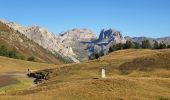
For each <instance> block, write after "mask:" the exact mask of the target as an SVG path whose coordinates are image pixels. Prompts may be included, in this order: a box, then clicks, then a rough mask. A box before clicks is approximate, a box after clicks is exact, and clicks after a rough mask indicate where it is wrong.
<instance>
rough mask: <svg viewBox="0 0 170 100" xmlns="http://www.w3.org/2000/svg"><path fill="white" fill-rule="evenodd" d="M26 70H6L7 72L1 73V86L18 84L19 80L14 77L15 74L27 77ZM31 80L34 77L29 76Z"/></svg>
mask: <svg viewBox="0 0 170 100" xmlns="http://www.w3.org/2000/svg"><path fill="white" fill-rule="evenodd" d="M26 74H27V73H26V72H6V73H0V88H1V87H4V86H8V85H12V84H17V83H19V81H18V80H17V79H15V78H14V76H20V77H26V78H28V77H27V75H26ZM28 79H29V80H30V81H33V80H34V79H33V78H28Z"/></svg>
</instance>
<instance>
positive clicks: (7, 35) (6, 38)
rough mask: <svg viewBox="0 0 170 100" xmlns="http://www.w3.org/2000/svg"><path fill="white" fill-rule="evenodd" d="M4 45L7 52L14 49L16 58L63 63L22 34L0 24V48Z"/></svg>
mask: <svg viewBox="0 0 170 100" xmlns="http://www.w3.org/2000/svg"><path fill="white" fill-rule="evenodd" d="M2 45H5V46H6V47H7V48H8V50H12V49H15V50H16V51H17V54H18V56H24V57H23V58H24V59H25V60H27V58H29V57H31V56H34V57H35V60H36V61H38V62H46V63H55V64H62V63H63V61H61V60H60V59H57V58H56V57H55V56H54V55H52V54H51V53H49V51H47V50H46V49H44V48H43V47H41V46H39V45H38V44H37V43H35V42H33V41H31V40H30V39H28V38H27V37H26V36H24V35H23V34H21V33H19V32H18V31H15V30H13V29H11V28H9V27H8V26H6V25H5V24H3V23H1V22H0V46H2Z"/></svg>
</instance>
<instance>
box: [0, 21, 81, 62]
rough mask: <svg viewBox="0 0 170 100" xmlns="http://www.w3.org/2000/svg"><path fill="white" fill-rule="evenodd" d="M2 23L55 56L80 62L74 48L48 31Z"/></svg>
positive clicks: (35, 27)
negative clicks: (58, 55)
mask: <svg viewBox="0 0 170 100" xmlns="http://www.w3.org/2000/svg"><path fill="white" fill-rule="evenodd" d="M0 21H1V22H2V23H3V24H5V25H7V26H8V27H10V28H11V29H13V30H15V31H18V32H20V33H21V34H23V35H25V36H26V37H27V38H29V39H30V40H33V41H34V42H36V43H37V44H39V45H40V46H42V47H43V48H45V49H46V50H48V51H51V52H52V53H53V54H56V53H57V54H60V55H61V56H63V57H65V58H69V59H71V60H73V61H74V62H79V60H78V59H77V55H76V54H75V53H74V52H73V50H72V48H71V47H70V46H68V45H65V44H63V43H61V42H60V39H59V37H57V36H55V35H53V34H52V33H51V32H48V30H47V29H44V28H40V27H39V26H31V27H24V26H21V25H18V24H15V23H13V22H8V21H5V20H0Z"/></svg>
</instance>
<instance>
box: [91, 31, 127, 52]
mask: <svg viewBox="0 0 170 100" xmlns="http://www.w3.org/2000/svg"><path fill="white" fill-rule="evenodd" d="M117 43H126V39H125V38H124V37H123V36H122V34H121V33H120V32H119V31H117V30H114V29H103V30H102V31H101V33H100V35H99V38H98V39H97V40H96V41H93V42H91V43H90V44H89V45H88V51H89V55H91V53H93V52H100V51H101V50H103V51H104V52H108V50H109V47H110V46H111V45H114V44H117Z"/></svg>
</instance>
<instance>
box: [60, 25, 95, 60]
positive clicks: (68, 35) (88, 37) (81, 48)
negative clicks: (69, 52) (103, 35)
mask: <svg viewBox="0 0 170 100" xmlns="http://www.w3.org/2000/svg"><path fill="white" fill-rule="evenodd" d="M59 38H60V41H61V42H62V43H63V44H67V45H69V46H71V47H72V49H73V51H74V52H75V54H76V55H77V56H78V58H79V59H80V60H87V59H88V52H87V50H86V48H87V44H85V43H84V42H91V41H92V40H95V39H96V36H95V34H94V33H93V32H92V31H91V30H88V29H78V28H77V29H72V30H69V31H66V32H63V33H60V35H59Z"/></svg>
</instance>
